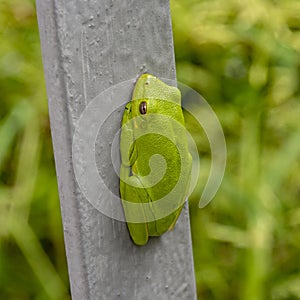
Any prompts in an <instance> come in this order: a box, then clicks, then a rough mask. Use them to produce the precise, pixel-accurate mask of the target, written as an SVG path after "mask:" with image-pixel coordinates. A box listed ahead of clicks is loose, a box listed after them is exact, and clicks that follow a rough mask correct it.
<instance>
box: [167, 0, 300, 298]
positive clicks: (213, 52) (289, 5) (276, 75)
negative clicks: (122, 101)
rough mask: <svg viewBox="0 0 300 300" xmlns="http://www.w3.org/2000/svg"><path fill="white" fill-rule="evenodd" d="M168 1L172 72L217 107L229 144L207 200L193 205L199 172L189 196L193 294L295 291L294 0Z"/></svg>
mask: <svg viewBox="0 0 300 300" xmlns="http://www.w3.org/2000/svg"><path fill="white" fill-rule="evenodd" d="M171 11H172V17H173V31H174V44H175V53H176V65H177V78H178V80H179V81H181V82H184V83H185V84H188V85H189V86H191V87H193V88H194V89H196V90H197V91H199V92H200V94H202V95H203V96H204V97H205V99H206V100H207V101H208V102H209V103H210V104H211V106H212V107H213V108H214V110H215V112H216V113H217V115H218V117H219V119H220V121H221V123H222V126H223V129H224V132H225V136H226V142H227V150H228V160H227V169H226V173H225V176H224V180H223V183H222V186H221V188H220V190H219V192H218V194H217V196H216V197H215V199H214V200H213V202H212V203H211V204H210V205H209V206H207V207H205V208H204V209H199V208H198V207H197V205H198V201H199V195H200V193H201V191H202V189H203V184H204V183H205V181H203V182H200V184H199V186H198V190H197V191H196V193H194V194H193V195H192V197H191V199H190V212H191V224H192V238H193V247H194V260H195V271H196V280H197V291H198V297H199V299H222V300H223V299H245V300H246V299H247V300H248V299H249V300H253V299H255V300H260V299H300V234H299V232H300V231H299V229H300V207H299V204H300V165H299V159H300V101H299V100H300V97H299V96H300V95H299V92H300V91H299V70H300V59H299V51H300V1H289V0H287V1H285V0H278V1H275V0H274V1H271V0H253V1H239V0H228V1H221V0H219V1H218V0H214V1H208V0H207V1H204V0H203V1H199V0H187V1H183V0H173V1H171ZM201 142H203V144H202V145H205V144H206V143H207V142H206V141H205V140H204V139H203V140H202V141H201V140H200V141H199V143H200V145H199V146H200V149H201ZM202 147H203V146H202ZM203 149H207V147H205V146H204V147H203ZM201 158H202V161H201V167H203V171H204V173H207V174H208V171H209V163H208V162H209V158H210V157H209V151H206V152H205V151H204V153H202V157H201Z"/></svg>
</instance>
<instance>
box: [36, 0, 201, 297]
mask: <svg viewBox="0 0 300 300" xmlns="http://www.w3.org/2000/svg"><path fill="white" fill-rule="evenodd" d="M37 12H38V20H39V29H40V37H41V44H42V53H43V61H44V69H45V77H46V83H47V93H48V101H49V113H50V122H51V130H52V138H53V146H54V154H55V162H56V171H57V178H58V186H59V194H60V201H61V210H62V218H63V226H64V235H65V243H66V251H67V259H68V267H69V274H70V283H71V293H72V298H73V299H78V300H82V299H195V298H196V293H195V282H194V270H193V260H192V250H191V237H190V227H189V216H188V210H187V206H185V208H184V209H183V212H182V214H181V216H180V219H179V221H178V223H177V225H176V226H175V229H174V230H173V231H172V232H169V233H167V234H165V235H164V236H162V237H161V238H152V239H150V241H149V243H148V244H147V245H146V246H143V247H137V246H135V245H134V244H133V243H132V241H131V240H130V238H129V234H128V232H127V228H126V224H125V223H123V222H120V221H116V220H114V219H111V218H109V217H107V216H105V215H103V214H102V213H100V212H99V211H98V210H96V209H95V208H94V207H93V206H92V205H91V204H90V203H89V202H88V201H87V200H86V199H85V197H84V196H83V195H82V193H81V191H80V189H79V187H78V184H77V181H76V179H75V176H74V170H73V164H72V136H73V133H74V130H75V127H76V124H77V122H78V120H79V117H80V116H81V114H82V112H83V111H84V109H85V107H86V106H87V105H88V104H89V103H90V102H91V100H92V99H94V97H96V96H97V95H98V94H99V93H101V92H102V91H104V90H105V89H107V88H108V87H110V86H113V85H115V84H117V83H120V82H122V81H124V80H128V79H131V78H134V77H137V76H138V75H139V74H141V73H143V72H145V71H147V72H150V73H152V74H154V75H156V76H158V77H161V78H170V79H175V64H174V53H173V40H172V29H171V20H170V12H169V2H168V1H165V0H160V1H159V0H152V1H138V0H132V1H129V0H127V1H125V0H115V1H113V0H102V1H99V0H90V1H75V0H38V1H37ZM130 93H131V90H130V89H127V90H126V91H124V93H123V94H122V95H119V99H113V100H112V101H119V103H120V104H122V103H124V100H127V101H129V98H130ZM121 115H122V111H121V109H120V110H117V111H115V112H114V114H113V116H111V117H110V118H109V119H108V120H107V122H108V123H107V124H106V126H105V128H104V130H103V132H102V135H101V138H100V139H99V138H98V139H97V144H99V147H96V152H97V153H96V155H95V157H96V161H97V165H98V168H99V169H100V170H99V171H100V172H101V173H103V172H104V173H105V177H106V182H107V183H108V184H109V187H110V189H111V190H112V191H113V192H114V193H116V194H117V193H118V188H119V186H118V182H119V179H118V177H117V175H116V174H115V172H114V171H113V168H112V166H111V162H110V160H109V159H108V160H107V159H105V158H104V159H103V155H101V153H102V154H103V153H108V152H109V151H110V147H111V143H109V142H108V141H109V140H110V139H111V136H112V135H113V134H114V133H115V132H116V131H117V130H118V129H119V127H120V121H121ZM99 149H101V151H100V150H99ZM101 157H102V158H101ZM86 180H89V178H87V179H86Z"/></svg>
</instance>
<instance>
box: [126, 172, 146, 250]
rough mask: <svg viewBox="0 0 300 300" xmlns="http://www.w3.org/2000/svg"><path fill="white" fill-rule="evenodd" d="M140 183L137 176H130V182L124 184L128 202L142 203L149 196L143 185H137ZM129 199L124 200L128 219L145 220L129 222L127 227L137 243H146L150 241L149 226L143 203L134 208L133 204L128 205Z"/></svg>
mask: <svg viewBox="0 0 300 300" xmlns="http://www.w3.org/2000/svg"><path fill="white" fill-rule="evenodd" d="M138 185H140V181H139V179H138V178H137V176H130V177H129V178H128V182H127V183H126V184H124V187H125V195H123V196H122V197H124V196H125V199H126V200H127V201H128V202H131V203H136V204H142V203H143V201H145V199H147V198H148V197H149V196H148V194H147V192H146V190H145V189H144V188H143V187H142V185H141V188H138V187H136V186H138ZM127 201H126V202H125V201H124V202H123V207H124V213H125V217H126V219H128V220H132V219H133V220H134V219H136V220H141V219H142V220H144V222H141V223H131V222H127V227H128V230H129V233H130V236H131V239H132V240H133V242H134V243H135V244H136V245H140V246H142V245H145V244H146V243H147V242H148V226H147V221H146V216H145V212H144V209H143V207H142V205H136V206H135V207H134V210H133V209H132V206H131V207H130V205H129V204H128V205H126V203H127Z"/></svg>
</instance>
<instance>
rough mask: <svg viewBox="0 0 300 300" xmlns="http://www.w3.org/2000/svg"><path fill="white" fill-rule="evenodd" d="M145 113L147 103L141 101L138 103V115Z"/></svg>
mask: <svg viewBox="0 0 300 300" xmlns="http://www.w3.org/2000/svg"><path fill="white" fill-rule="evenodd" d="M146 112H147V102H146V101H143V102H141V103H140V113H141V114H142V115H144V114H146Z"/></svg>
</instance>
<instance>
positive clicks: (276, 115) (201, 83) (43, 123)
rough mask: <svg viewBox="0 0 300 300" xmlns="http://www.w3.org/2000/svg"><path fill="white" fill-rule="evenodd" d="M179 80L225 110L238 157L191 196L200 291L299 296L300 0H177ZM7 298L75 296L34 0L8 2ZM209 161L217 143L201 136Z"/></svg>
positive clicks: (3, 272)
mask: <svg viewBox="0 0 300 300" xmlns="http://www.w3.org/2000/svg"><path fill="white" fill-rule="evenodd" d="M171 12H172V18H173V30H174V44H175V53H176V64H177V77H178V80H179V81H181V82H183V83H185V84H187V85H189V86H191V87H192V88H194V89H196V90H197V91H199V93H201V94H202V95H203V96H204V97H205V99H206V100H207V101H208V102H209V103H210V104H211V106H212V107H213V109H214V110H215V112H216V113H217V115H218V117H219V119H220V121H221V123H222V126H223V129H224V133H225V136H226V142H227V150H228V160H227V169H226V173H225V176H224V180H223V183H222V186H221V188H220V190H219V192H218V194H217V195H216V197H215V199H214V200H213V202H212V203H211V204H210V205H209V206H207V207H205V208H204V209H198V207H197V205H198V200H199V196H200V194H201V191H202V189H203V185H204V183H205V180H201V181H200V182H199V185H198V186H197V189H196V191H195V192H194V193H193V195H192V197H191V199H190V210H191V224H192V238H193V247H194V260H195V272H196V280H197V291H198V297H199V299H222V300H224V299H243V300H248V299H249V300H253V299H255V300H260V299H300V207H299V203H300V165H299V157H300V126H299V125H300V117H299V116H300V101H299V100H300V99H299V98H300V97H299V93H300V91H299V70H300V60H299V50H300V1H297V0H285V1H284V0H277V1H276V0H273V1H271V0H252V1H241V0H227V1H221V0H219V1H217V0H202V1H201V0H171ZM0 38H1V39H0V40H1V43H0V90H1V108H0V206H1V207H0V299H69V294H68V276H67V268H66V261H65V252H64V244H63V234H62V226H61V217H60V211H59V200H58V194H57V183H56V176H55V170H54V161H53V152H52V144H51V136H50V129H49V121H48V110H47V100H46V92H45V84H44V77H43V69H42V62H41V54H40V45H39V37H38V28H37V21H36V15H35V7H34V1H32V0H1V1H0ZM198 142H199V148H200V149H203V150H202V151H201V159H202V160H201V168H203V171H204V173H205V172H206V173H207V172H208V171H209V158H210V155H209V148H208V147H207V141H206V140H205V137H200V138H199V141H198Z"/></svg>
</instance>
